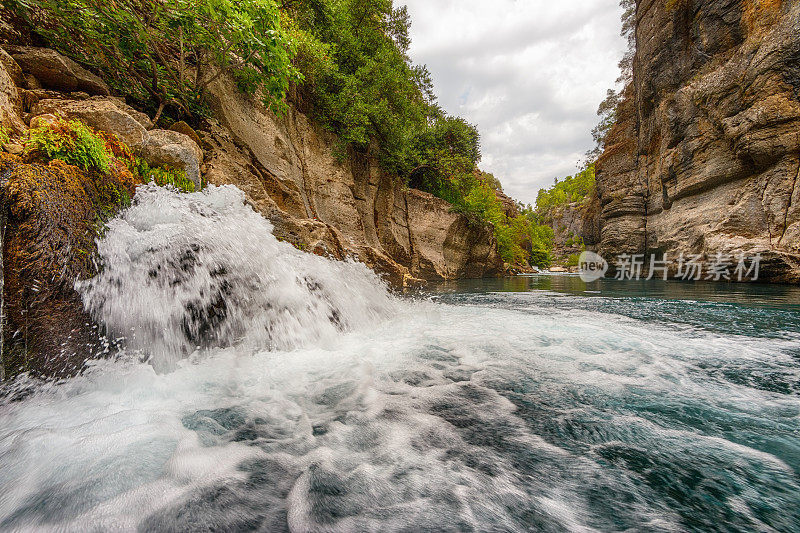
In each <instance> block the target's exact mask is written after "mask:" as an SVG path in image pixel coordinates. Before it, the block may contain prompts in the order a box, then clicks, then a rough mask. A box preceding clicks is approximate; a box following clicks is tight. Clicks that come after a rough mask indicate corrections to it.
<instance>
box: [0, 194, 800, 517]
mask: <svg viewBox="0 0 800 533" xmlns="http://www.w3.org/2000/svg"><path fill="white" fill-rule="evenodd" d="M269 232H270V225H269V224H268V223H267V222H266V221H264V220H263V219H261V218H260V217H258V216H257V215H256V214H255V213H253V212H252V211H251V210H250V209H249V208H248V207H245V206H244V205H243V204H242V197H241V194H240V193H239V192H238V191H237V190H235V189H232V188H211V189H210V190H208V191H206V192H204V193H195V194H191V195H177V194H175V193H172V192H168V191H164V190H160V189H147V190H143V191H140V193H139V194H138V195H137V198H136V204H135V205H134V206H133V207H132V208H131V209H130V210H129V211H128V212H127V213H125V214H124V216H123V217H121V218H120V219H118V220H116V221H115V222H114V223H112V224H111V225H110V227H109V230H108V232H107V234H106V237H105V239H104V241H103V242H102V243H101V247H100V252H101V255H102V258H103V263H104V265H105V268H104V270H103V273H102V274H101V275H100V276H98V277H97V278H95V279H94V280H92V281H91V282H88V283H83V284H80V285H79V287H80V290H81V291H82V293H83V294H84V298H85V301H86V304H87V308H88V309H90V310H91V311H92V312H93V313H94V314H95V316H96V317H98V319H100V320H102V321H103V322H104V323H105V324H106V326H107V328H108V330H109V333H110V334H111V335H112V336H114V337H115V338H124V340H122V342H123V343H125V345H126V346H127V347H128V348H127V352H126V354H125V355H124V356H123V357H121V358H119V360H115V361H106V362H100V363H97V364H95V365H94V367H93V368H92V369H91V370H90V371H88V372H87V373H85V374H84V375H82V376H80V377H77V378H74V379H71V380H69V381H67V382H65V383H61V384H58V385H52V384H51V385H36V386H33V389H34V391H33V392H32V393H29V394H28V395H27V396H25V397H24V398H22V399H21V400H19V399H15V400H12V398H13V397H14V396H13V394H12V395H8V396H7V398H6V400H5V401H4V402H3V403H2V404H0V465H1V468H0V529H2V530H67V531H92V530H133V529H140V530H143V531H187V530H200V529H202V530H216V531H237V530H261V531H283V530H291V531H564V530H571V531H590V530H600V531H620V530H629V531H682V530H684V531H700V530H702V531H706V530H720V531H756V530H757V531H793V530H794V531H796V530H798V529H800V291H798V289H796V288H790V287H769V286H756V285H747V286H746V285H726V284H718V285H702V284H682V283H656V282H652V283H645V282H642V283H635V282H624V283H623V282H614V281H598V282H594V283H592V284H589V285H585V284H583V283H582V282H580V280H578V279H577V278H572V277H565V276H561V277H549V276H538V277H530V278H515V279H510V280H492V281H479V282H464V283H455V284H445V285H442V286H440V287H437V288H435V289H434V290H433V291H429V292H427V293H422V294H417V295H414V296H405V297H396V296H392V295H390V294H389V293H388V292H387V290H386V289H385V288H384V287H383V285H382V284H381V283H380V282H379V281H378V280H377V279H376V278H375V277H374V276H373V275H372V274H371V273H370V272H369V271H367V270H366V269H365V268H363V267H362V266H360V265H357V264H354V263H333V262H329V261H327V260H324V259H320V258H316V257H312V256H309V255H307V254H304V253H302V252H299V251H296V250H294V249H293V248H292V247H291V246H289V245H287V244H284V243H279V242H278V241H277V240H276V239H274V238H273V237H272V236H271V234H270V233H269ZM23 385H24V383H20V382H18V383H17V384H16V385H15V387H16V388H20V387H21V386H23ZM9 392H13V391H10V390H7V391H6V393H7V394H9Z"/></svg>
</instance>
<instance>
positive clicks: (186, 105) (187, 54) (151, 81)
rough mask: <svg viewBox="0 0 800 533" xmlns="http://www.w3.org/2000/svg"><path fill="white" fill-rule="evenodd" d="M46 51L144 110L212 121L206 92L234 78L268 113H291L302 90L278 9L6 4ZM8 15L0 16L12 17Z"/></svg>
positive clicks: (199, 1) (198, 2)
mask: <svg viewBox="0 0 800 533" xmlns="http://www.w3.org/2000/svg"><path fill="white" fill-rule="evenodd" d="M2 6H3V8H4V10H6V13H8V12H10V13H11V14H13V15H14V16H15V17H16V18H17V19H18V20H21V21H22V22H24V23H27V25H28V28H27V29H29V30H31V31H33V32H35V33H36V34H37V36H40V37H42V38H43V39H44V41H45V42H46V43H47V44H48V45H49V46H52V47H54V48H56V49H58V50H59V51H60V52H62V53H64V54H66V55H68V56H71V57H73V58H75V59H77V60H78V61H81V62H84V63H86V64H88V65H89V66H90V67H93V68H94V69H96V70H97V71H99V72H100V73H101V74H102V77H103V79H104V80H106V81H107V82H108V83H109V84H110V85H111V86H112V87H113V88H114V89H116V90H117V91H119V92H120V93H122V94H124V95H126V96H128V97H129V98H130V99H131V100H132V101H133V102H135V103H137V104H139V105H140V106H141V107H145V108H149V109H151V110H153V111H154V112H155V113H156V114H157V115H158V114H160V112H161V110H163V109H167V111H168V112H169V113H171V114H173V115H184V116H197V115H203V114H204V113H205V112H206V111H207V108H206V102H205V94H206V92H207V90H208V87H209V85H210V84H211V83H213V82H214V81H215V80H216V79H218V77H219V76H220V75H222V74H230V75H232V76H233V77H234V79H235V80H236V81H237V83H238V85H239V87H240V88H241V89H243V90H245V91H246V92H248V93H250V94H253V93H255V91H256V89H261V93H260V94H261V95H262V96H263V97H264V102H265V104H266V105H267V106H269V107H271V108H273V109H281V108H283V107H285V105H286V104H285V102H284V96H285V94H286V91H287V90H288V88H289V84H290V83H292V82H296V81H299V80H300V78H301V77H300V75H299V73H298V72H297V69H296V68H295V67H294V66H293V65H292V62H291V60H292V56H293V55H294V47H293V45H292V42H291V40H290V39H289V36H288V35H287V33H286V31H285V29H284V25H283V24H282V19H283V18H284V15H283V13H282V10H281V7H280V6H279V4H278V2H276V1H275V0H192V1H189V0H163V1H162V0H116V1H114V2H108V1H105V0H70V1H64V0H4V2H2ZM6 13H4V14H3V16H5V15H6Z"/></svg>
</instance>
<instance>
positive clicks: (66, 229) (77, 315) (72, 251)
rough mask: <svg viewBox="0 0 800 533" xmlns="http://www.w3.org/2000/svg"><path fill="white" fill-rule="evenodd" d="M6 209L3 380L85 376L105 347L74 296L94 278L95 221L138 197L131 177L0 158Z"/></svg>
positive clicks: (5, 156)
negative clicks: (87, 364)
mask: <svg viewBox="0 0 800 533" xmlns="http://www.w3.org/2000/svg"><path fill="white" fill-rule="evenodd" d="M0 175H2V176H3V183H2V187H0V202H2V205H3V206H4V207H5V209H6V216H7V226H6V229H5V236H4V240H3V267H4V268H3V270H4V272H5V286H4V304H5V312H6V314H5V316H6V322H5V325H4V326H5V327H4V335H3V338H4V341H5V345H4V354H3V355H4V361H3V362H4V364H5V367H6V371H7V373H6V375H14V374H16V373H18V372H22V371H29V372H31V373H33V374H34V375H41V376H47V377H54V376H67V375H72V374H75V373H76V372H78V371H80V369H81V368H82V366H83V363H84V361H85V360H86V359H87V358H90V357H95V356H98V355H103V354H104V353H106V349H107V348H108V346H107V345H106V344H104V343H103V342H102V339H101V338H100V332H99V331H98V329H97V328H96V327H93V326H92V321H91V320H90V319H89V317H88V315H87V314H86V313H85V312H84V310H83V303H82V301H81V299H80V296H79V295H78V293H77V292H75V290H74V283H75V280H76V278H78V277H87V276H89V275H91V274H92V273H93V272H94V269H95V264H94V262H93V261H92V252H93V250H94V246H95V237H96V235H97V233H96V226H95V224H96V223H97V220H98V219H100V220H102V216H104V215H103V213H107V212H113V211H114V210H115V209H117V208H119V207H120V206H121V205H122V203H123V202H124V198H125V197H126V196H127V197H130V196H131V195H132V194H133V191H134V187H135V185H136V184H135V182H134V179H133V176H131V174H130V173H129V172H127V170H126V169H124V168H118V167H115V170H114V172H112V173H111V174H109V175H104V174H98V173H88V172H84V171H82V170H80V169H78V168H77V167H74V166H71V165H67V164H66V163H63V162H61V161H52V162H51V163H50V164H48V165H39V164H24V163H23V162H22V160H21V159H19V158H17V157H15V156H12V155H8V154H5V153H2V152H0Z"/></svg>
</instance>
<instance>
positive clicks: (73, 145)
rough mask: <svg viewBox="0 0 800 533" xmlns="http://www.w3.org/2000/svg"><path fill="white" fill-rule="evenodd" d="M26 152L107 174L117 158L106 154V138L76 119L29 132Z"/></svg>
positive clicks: (42, 126) (60, 121)
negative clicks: (112, 162)
mask: <svg viewBox="0 0 800 533" xmlns="http://www.w3.org/2000/svg"><path fill="white" fill-rule="evenodd" d="M25 152H26V153H29V154H30V153H36V154H41V155H43V156H45V157H46V158H47V159H48V160H52V159H60V160H62V161H64V162H65V163H69V164H70V165H75V166H77V167H80V168H82V169H83V170H98V171H100V172H103V173H108V172H109V171H110V169H111V161H112V157H113V156H112V155H111V154H109V153H108V152H107V151H106V144H105V142H104V141H103V139H101V138H100V137H99V136H98V135H97V134H95V133H94V132H93V131H92V130H91V129H89V128H88V127H87V126H86V125H84V124H83V123H81V122H78V121H76V120H70V121H67V120H58V121H57V122H55V123H54V124H43V125H41V126H39V127H38V128H32V129H30V130H28V134H27V138H26V140H25Z"/></svg>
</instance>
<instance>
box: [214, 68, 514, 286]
mask: <svg viewBox="0 0 800 533" xmlns="http://www.w3.org/2000/svg"><path fill="white" fill-rule="evenodd" d="M209 91H210V102H211V108H212V113H213V115H214V117H215V119H216V120H215V121H213V122H212V123H210V124H208V125H207V127H206V128H205V129H206V130H207V131H202V132H200V136H201V137H202V138H203V144H204V148H205V149H206V160H205V163H206V178H207V180H208V182H209V183H212V184H217V185H223V184H233V185H236V186H237V187H239V188H240V189H242V190H243V191H245V193H246V195H247V199H248V201H249V202H250V203H251V204H252V205H253V206H255V208H256V209H257V210H258V211H259V212H260V213H261V214H262V215H264V216H266V217H267V218H269V219H270V220H271V221H272V222H273V223H274V224H275V234H276V235H277V236H279V237H280V238H282V239H284V240H286V241H288V242H291V243H293V244H295V245H297V246H298V247H300V248H302V249H304V250H308V251H312V252H314V253H317V254H319V255H324V256H328V257H333V258H337V259H338V258H342V257H356V258H358V260H360V261H362V262H364V263H366V264H367V265H369V266H370V268H373V269H374V270H376V271H377V272H379V273H380V274H381V275H382V276H384V278H385V279H386V280H387V281H389V282H390V283H392V284H393V285H403V284H404V281H405V282H406V283H405V284H407V282H408V281H409V280H415V279H423V280H443V279H455V278H462V277H471V278H479V277H491V276H495V275H497V274H498V273H500V272H502V269H503V262H502V259H501V258H500V255H499V253H498V251H497V244H496V241H495V238H494V235H493V232H492V229H491V228H490V227H488V226H477V225H474V224H469V223H468V220H467V219H466V218H465V217H464V216H462V215H459V214H457V213H453V212H452V209H451V208H452V206H451V205H450V204H449V203H448V202H446V201H445V200H442V199H441V198H436V197H434V196H432V195H430V194H427V193H423V192H421V191H417V190H413V189H407V188H406V187H405V184H404V182H403V181H402V180H401V179H399V178H398V177H397V176H392V175H388V174H387V173H386V172H384V171H383V170H382V169H381V168H380V166H379V164H378V160H377V158H376V157H374V154H372V153H370V152H369V151H367V153H356V152H355V151H353V150H351V151H350V153H348V154H346V157H344V158H340V157H337V156H336V147H337V145H338V140H337V138H336V137H335V136H334V135H333V134H332V133H330V132H327V131H325V130H323V129H322V128H320V127H319V126H317V125H315V124H314V123H313V122H312V121H311V119H309V117H308V116H306V115H305V114H304V113H302V112H301V111H299V110H298V108H297V106H295V105H292V106H290V107H289V109H288V110H287V112H286V113H285V114H284V115H282V116H276V115H274V114H273V113H271V112H269V111H268V110H267V109H265V108H264V106H263V104H262V103H261V102H260V101H259V100H258V99H254V98H249V97H246V96H244V95H242V94H241V93H240V92H239V91H238V90H237V89H236V86H235V84H234V83H233V82H232V81H231V80H226V79H224V77H220V79H219V80H217V81H216V82H215V83H213V84H211V86H210V88H209Z"/></svg>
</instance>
